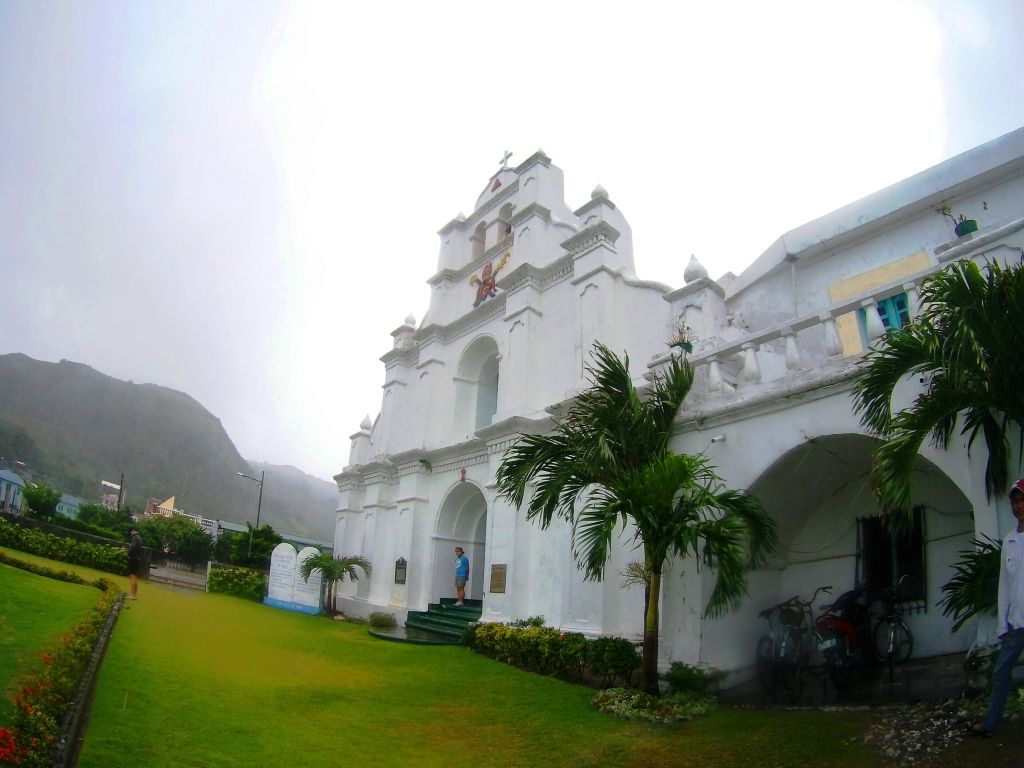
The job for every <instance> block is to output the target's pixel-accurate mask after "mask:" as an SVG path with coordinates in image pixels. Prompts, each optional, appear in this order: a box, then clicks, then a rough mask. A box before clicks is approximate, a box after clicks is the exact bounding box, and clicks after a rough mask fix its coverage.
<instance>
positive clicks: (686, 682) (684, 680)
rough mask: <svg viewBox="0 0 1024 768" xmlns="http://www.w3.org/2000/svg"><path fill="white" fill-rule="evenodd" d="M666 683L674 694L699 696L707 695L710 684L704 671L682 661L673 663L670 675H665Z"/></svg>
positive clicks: (669, 669)
mask: <svg viewBox="0 0 1024 768" xmlns="http://www.w3.org/2000/svg"><path fill="white" fill-rule="evenodd" d="M665 681H666V682H667V683H668V686H669V689H670V690H671V691H672V693H690V694H697V695H704V694H706V693H707V692H708V683H709V682H710V681H709V680H708V675H707V672H706V671H705V670H704V669H702V668H700V667H696V666H694V665H692V664H686V663H685V662H682V661H673V662H672V666H670V667H669V668H668V674H666V675H665Z"/></svg>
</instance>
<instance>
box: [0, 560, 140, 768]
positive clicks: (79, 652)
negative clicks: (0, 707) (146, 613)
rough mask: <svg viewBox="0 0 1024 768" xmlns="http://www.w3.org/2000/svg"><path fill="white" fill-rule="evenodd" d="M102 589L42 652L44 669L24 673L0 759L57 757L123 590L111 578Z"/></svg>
mask: <svg viewBox="0 0 1024 768" xmlns="http://www.w3.org/2000/svg"><path fill="white" fill-rule="evenodd" d="M97 584H98V585H101V587H100V588H101V589H102V590H103V594H102V595H101V596H100V599H99V600H98V601H97V602H96V605H95V606H94V607H93V608H92V609H90V611H89V612H88V613H87V614H86V615H85V618H84V619H83V620H82V621H81V622H80V623H79V624H77V625H75V626H74V627H72V628H71V629H70V630H69V631H68V632H67V633H65V634H64V635H63V636H62V637H61V641H60V644H59V645H58V646H57V647H56V648H54V649H52V650H51V651H48V652H46V653H42V654H41V655H40V657H39V658H40V661H41V662H42V666H41V668H36V669H34V670H32V671H30V672H28V673H26V674H25V675H24V676H23V677H22V678H21V681H20V682H19V685H18V690H17V692H16V693H15V695H14V720H13V723H12V727H11V728H10V729H9V730H6V729H4V730H0V763H5V764H9V765H19V766H22V767H23V768H43V767H44V766H49V765H50V764H51V762H52V760H53V748H54V742H55V740H56V738H57V736H58V735H59V733H60V728H61V723H62V721H63V719H64V715H65V714H66V712H67V711H68V709H69V707H70V706H71V704H72V703H73V701H74V696H75V693H76V691H77V690H78V686H79V681H80V680H81V678H82V675H83V674H84V673H85V670H86V667H87V666H88V663H89V657H90V656H91V654H92V651H93V648H94V647H95V645H96V641H97V640H98V639H99V637H100V634H101V632H102V630H103V626H104V624H105V623H106V621H107V617H108V616H109V615H110V611H111V610H112V609H113V607H114V605H115V604H116V602H117V598H118V596H119V594H120V590H118V589H117V588H116V587H115V585H114V584H113V582H110V581H107V580H106V579H100V580H98V582H97Z"/></svg>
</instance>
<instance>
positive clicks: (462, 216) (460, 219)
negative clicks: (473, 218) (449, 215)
mask: <svg viewBox="0 0 1024 768" xmlns="http://www.w3.org/2000/svg"><path fill="white" fill-rule="evenodd" d="M455 220H456V221H465V220H466V214H464V213H463V212H462V211H459V215H458V216H456V217H455Z"/></svg>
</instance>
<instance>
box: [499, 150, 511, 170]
mask: <svg viewBox="0 0 1024 768" xmlns="http://www.w3.org/2000/svg"><path fill="white" fill-rule="evenodd" d="M510 157H512V153H511V152H509V151H508V150H507V149H506V150H505V154H504V155H503V156H502V158H501V167H502V168H503V169H504V168H508V159H509V158H510Z"/></svg>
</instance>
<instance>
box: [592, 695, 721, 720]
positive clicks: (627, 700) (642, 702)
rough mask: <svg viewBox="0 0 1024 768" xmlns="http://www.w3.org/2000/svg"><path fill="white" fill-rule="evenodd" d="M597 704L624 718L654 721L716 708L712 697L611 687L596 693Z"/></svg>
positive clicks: (674, 718) (595, 702) (705, 711)
mask: <svg viewBox="0 0 1024 768" xmlns="http://www.w3.org/2000/svg"><path fill="white" fill-rule="evenodd" d="M593 704H594V706H595V707H597V708H598V709H599V710H600V711H601V712H605V713H607V714H609V715H615V716H616V717H620V718H622V719H624V720H647V721H650V722H654V723H674V722H677V721H679V720H691V719H693V718H694V717H697V716H698V715H706V714H707V713H708V712H710V711H711V710H713V709H714V708H715V700H714V699H713V698H712V697H710V696H706V695H704V696H702V695H700V694H696V693H673V694H670V695H668V696H651V695H650V694H647V693H642V692H641V691H633V690H629V689H628V688H609V689H607V690H604V691H599V692H598V693H597V695H596V696H594V699H593Z"/></svg>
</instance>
